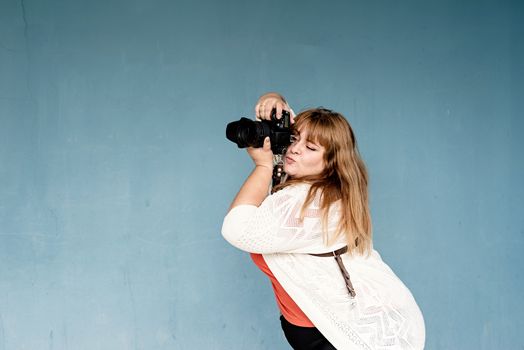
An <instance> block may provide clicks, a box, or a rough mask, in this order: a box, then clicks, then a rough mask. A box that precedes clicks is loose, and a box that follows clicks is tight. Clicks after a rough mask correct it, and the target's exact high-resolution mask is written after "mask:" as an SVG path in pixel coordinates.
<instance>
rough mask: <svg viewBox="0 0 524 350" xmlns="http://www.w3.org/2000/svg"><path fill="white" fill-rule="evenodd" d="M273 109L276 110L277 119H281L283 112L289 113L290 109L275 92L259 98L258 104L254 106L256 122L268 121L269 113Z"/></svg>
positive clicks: (283, 99)
mask: <svg viewBox="0 0 524 350" xmlns="http://www.w3.org/2000/svg"><path fill="white" fill-rule="evenodd" d="M273 109H276V112H277V113H276V117H277V119H280V118H281V117H282V111H283V110H285V111H288V112H290V111H291V108H290V107H289V105H288V104H287V102H286V100H285V98H284V97H283V96H282V95H280V94H278V93H276V92H268V93H267V94H264V95H262V96H260V98H259V99H258V102H257V104H256V106H255V115H256V117H257V119H258V120H270V119H271V111H272V110H273ZM290 113H291V112H290ZM291 114H292V113H291ZM291 123H293V115H292V116H291Z"/></svg>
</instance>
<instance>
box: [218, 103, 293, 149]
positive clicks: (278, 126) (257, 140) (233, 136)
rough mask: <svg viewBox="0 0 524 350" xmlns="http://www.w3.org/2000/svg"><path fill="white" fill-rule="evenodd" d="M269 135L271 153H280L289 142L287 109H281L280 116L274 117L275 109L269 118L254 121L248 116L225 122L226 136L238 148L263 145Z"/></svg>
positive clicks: (289, 123)
mask: <svg viewBox="0 0 524 350" xmlns="http://www.w3.org/2000/svg"><path fill="white" fill-rule="evenodd" d="M268 136H269V139H270V141H271V150H272V151H273V154H279V155H282V154H284V152H285V151H286V148H287V146H289V144H290V143H291V121H290V115H289V112H288V111H282V117H281V118H280V119H277V118H276V110H275V109H273V111H272V112H271V120H262V121H254V120H251V119H248V118H240V120H237V121H234V122H231V123H229V124H227V127H226V137H227V139H228V140H230V141H232V142H234V143H236V144H237V146H238V148H246V147H254V148H259V147H262V146H263V145H264V139H265V138H266V137H268Z"/></svg>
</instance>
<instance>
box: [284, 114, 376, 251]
mask: <svg viewBox="0 0 524 350" xmlns="http://www.w3.org/2000/svg"><path fill="white" fill-rule="evenodd" d="M293 128H294V130H296V131H299V130H302V129H303V128H305V129H306V130H307V134H308V139H309V140H311V141H312V142H315V143H318V144H320V145H322V146H323V147H324V148H325V152H324V165H325V167H324V170H323V172H322V173H321V174H319V175H315V176H306V177H302V178H293V179H288V180H286V181H285V182H284V183H282V184H280V185H278V186H276V187H275V191H279V190H281V189H282V188H284V187H287V186H289V185H293V184H297V183H304V182H306V183H310V184H311V188H310V189H309V192H308V194H307V196H306V200H305V202H304V205H303V206H302V214H301V219H304V212H305V209H306V208H307V207H308V206H309V205H310V204H311V203H312V202H313V200H314V199H315V197H316V196H317V193H318V194H320V210H321V213H322V214H321V215H322V228H323V232H324V239H325V241H326V242H327V244H330V243H332V242H334V241H335V239H336V238H338V237H340V235H345V239H346V242H347V245H348V248H349V252H350V253H353V252H355V251H356V252H358V253H360V254H364V253H369V251H370V250H371V215H370V210H369V200H368V174H367V170H366V166H365V165H364V162H363V161H362V158H361V157H360V154H359V152H358V148H357V142H356V140H355V135H354V133H353V130H352V129H351V126H350V125H349V123H348V121H347V120H346V118H344V116H343V115H342V114H340V113H337V112H334V111H331V110H329V109H324V108H315V109H309V110H306V111H304V112H302V113H300V114H298V115H297V116H296V117H295V123H294V124H293ZM338 200H340V221H339V223H338V227H337V230H336V232H335V235H334V236H331V237H328V234H327V222H328V216H329V209H330V206H331V205H332V204H333V203H335V202H336V201H338Z"/></svg>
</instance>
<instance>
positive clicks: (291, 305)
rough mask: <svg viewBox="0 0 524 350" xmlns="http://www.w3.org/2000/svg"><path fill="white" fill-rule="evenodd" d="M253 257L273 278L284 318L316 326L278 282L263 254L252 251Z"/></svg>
mask: <svg viewBox="0 0 524 350" xmlns="http://www.w3.org/2000/svg"><path fill="white" fill-rule="evenodd" d="M251 259H253V262H254V263H255V265H257V266H258V268H259V269H260V270H262V272H263V273H265V274H266V275H267V276H268V277H269V279H270V280H271V285H272V286H273V291H274V292H275V297H276V299H277V304H278V308H279V309H280V312H281V313H282V315H283V316H284V318H285V319H286V320H287V321H288V322H289V323H291V324H294V325H295V326H300V327H315V325H313V323H311V321H310V320H309V318H307V316H306V314H304V313H303V312H302V310H300V308H299V307H298V305H297V304H296V303H295V302H294V301H293V299H291V297H290V296H289V294H287V293H286V291H285V290H284V288H282V285H280V283H278V281H277V279H276V278H275V276H274V275H273V273H272V272H271V270H270V269H269V266H267V264H266V261H265V260H264V257H263V256H262V254H255V253H251Z"/></svg>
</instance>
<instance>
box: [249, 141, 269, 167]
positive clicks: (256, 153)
mask: <svg viewBox="0 0 524 350" xmlns="http://www.w3.org/2000/svg"><path fill="white" fill-rule="evenodd" d="M247 153H248V154H249V156H250V157H251V159H253V162H254V163H255V166H263V167H267V168H269V169H271V171H273V151H271V142H270V140H269V137H266V138H265V139H264V145H263V146H262V147H259V148H253V147H248V149H247Z"/></svg>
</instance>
